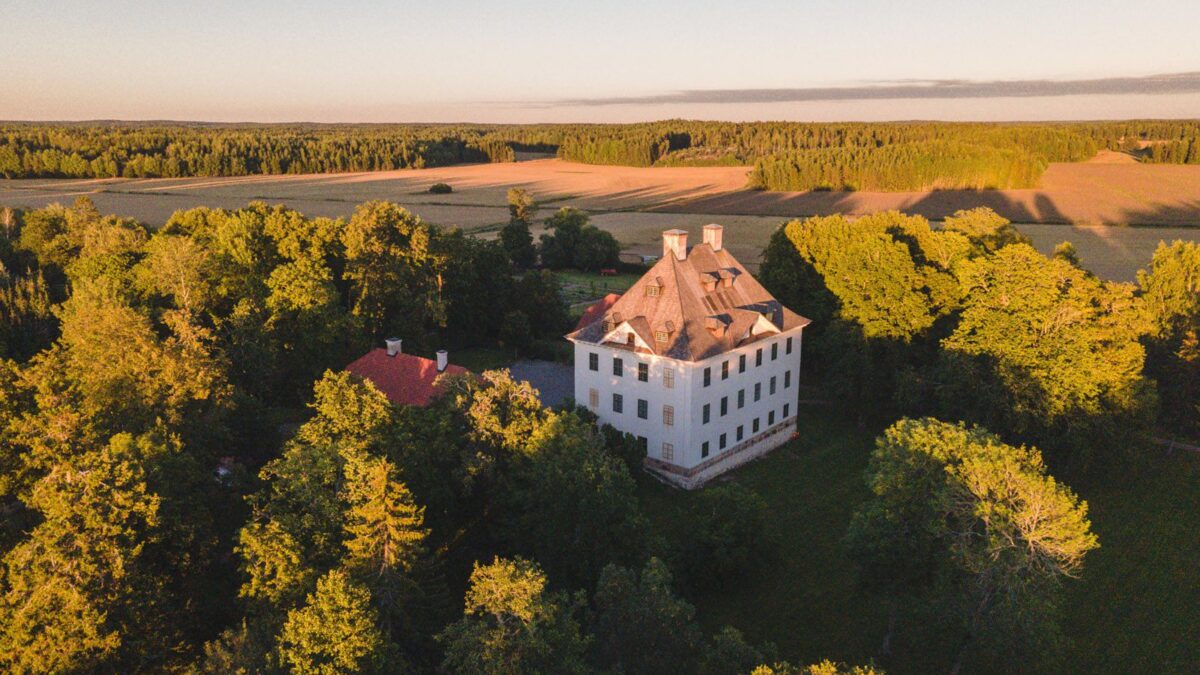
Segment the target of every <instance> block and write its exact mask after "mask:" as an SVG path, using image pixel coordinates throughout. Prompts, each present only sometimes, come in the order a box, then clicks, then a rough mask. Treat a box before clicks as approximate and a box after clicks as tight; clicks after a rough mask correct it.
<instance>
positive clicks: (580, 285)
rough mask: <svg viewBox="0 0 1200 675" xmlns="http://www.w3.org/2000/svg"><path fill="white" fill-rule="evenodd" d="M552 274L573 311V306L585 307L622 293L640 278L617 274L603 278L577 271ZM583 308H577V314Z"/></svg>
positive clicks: (638, 275) (633, 275) (634, 275)
mask: <svg viewBox="0 0 1200 675" xmlns="http://www.w3.org/2000/svg"><path fill="white" fill-rule="evenodd" d="M554 274H555V276H557V277H558V281H559V283H560V284H562V289H563V297H564V299H565V300H566V301H567V304H568V305H572V309H575V307H574V305H586V303H589V302H590V301H593V300H596V299H599V298H602V297H604V296H605V295H607V294H609V293H624V292H625V291H627V290H629V287H630V286H632V285H633V284H634V283H635V282H637V280H638V279H640V278H641V277H642V275H640V274H617V275H615V276H611V277H604V276H600V275H599V274H596V273H593V272H580V271H578V270H559V271H557V272H555V273H554ZM584 308H585V307H583V308H579V311H578V313H582V312H583V309H584Z"/></svg>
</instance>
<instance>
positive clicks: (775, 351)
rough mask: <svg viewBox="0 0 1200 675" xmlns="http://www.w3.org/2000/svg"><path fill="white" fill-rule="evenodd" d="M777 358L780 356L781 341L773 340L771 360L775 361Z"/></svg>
mask: <svg viewBox="0 0 1200 675" xmlns="http://www.w3.org/2000/svg"><path fill="white" fill-rule="evenodd" d="M777 358H779V343H778V342H772V343H771V360H772V361H774V360H775V359H777Z"/></svg>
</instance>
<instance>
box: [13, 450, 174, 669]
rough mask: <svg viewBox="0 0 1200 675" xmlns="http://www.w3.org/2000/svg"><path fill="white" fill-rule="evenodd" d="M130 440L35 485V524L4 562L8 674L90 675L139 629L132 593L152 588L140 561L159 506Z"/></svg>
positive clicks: (80, 458) (72, 462)
mask: <svg viewBox="0 0 1200 675" xmlns="http://www.w3.org/2000/svg"><path fill="white" fill-rule="evenodd" d="M128 440H129V438H128V437H120V436H119V437H115V438H113V439H112V442H111V443H110V444H108V445H107V446H105V447H102V448H100V449H98V450H90V451H87V450H85V451H83V452H81V453H78V454H76V455H74V456H73V457H71V458H69V459H65V460H64V461H62V462H61V463H59V464H57V465H56V466H54V467H53V468H51V469H50V470H49V472H48V473H47V474H46V475H45V477H43V478H42V479H41V480H39V481H38V482H37V483H36V484H35V485H34V486H33V489H32V491H31V493H30V494H29V496H28V498H27V503H28V506H29V507H30V508H32V509H34V510H36V511H37V512H38V513H39V514H40V516H41V518H42V522H41V523H40V524H38V525H37V526H36V527H34V528H33V530H32V531H31V532H30V534H29V538H28V539H26V540H25V541H23V542H21V543H20V544H18V545H17V546H16V547H15V548H13V549H12V550H11V551H9V552H8V554H7V555H5V557H4V577H3V584H2V585H0V589H2V590H3V595H2V596H0V664H2V665H4V666H5V667H6V668H7V669H9V670H11V671H13V672H62V671H68V670H87V669H91V668H95V667H98V666H99V665H100V664H102V663H105V662H106V661H107V660H109V659H111V658H113V656H114V654H115V652H116V651H117V649H118V648H120V646H121V645H122V642H123V641H124V640H125V639H126V638H127V634H128V633H129V632H131V631H136V630H137V629H136V617H137V614H138V612H137V608H138V603H137V602H136V601H135V598H137V596H138V592H137V591H138V589H139V587H141V588H144V589H146V590H149V591H151V592H153V590H152V589H153V588H154V586H153V585H152V584H150V583H149V582H150V579H148V578H146V577H144V576H140V569H139V557H140V556H141V553H142V548H143V546H144V544H145V542H146V539H147V537H148V536H149V533H150V530H151V528H153V527H154V526H155V524H156V522H157V516H158V509H159V501H160V500H159V497H158V496H157V495H155V494H153V493H151V492H150V491H149V489H148V488H147V486H146V479H145V474H144V472H143V470H142V468H141V466H140V464H139V463H138V462H137V460H136V458H135V457H132V456H130V447H131V446H130V444H129V443H128V442H127V441H128ZM139 578H140V581H138V579H139ZM144 597H145V596H143V598H144Z"/></svg>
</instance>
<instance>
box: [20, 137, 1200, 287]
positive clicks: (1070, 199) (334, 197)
mask: <svg viewBox="0 0 1200 675" xmlns="http://www.w3.org/2000/svg"><path fill="white" fill-rule="evenodd" d="M747 170H748V169H747V168H746V167H702V168H663V167H659V168H635V167H622V166H597V165H589V164H576V163H571V162H564V161H562V160H558V159H544V158H542V159H533V160H530V161H522V162H516V163H509V164H472V165H460V166H451V167H441V168H435V169H421V170H401V171H385V172H375V173H349V174H331V175H315V174H310V175H298V176H242V177H233V178H178V179H98V180H69V179H53V180H51V179H30V180H9V181H0V205H11V206H27V207H38V206H43V205H45V204H49V203H52V202H63V203H69V202H70V201H72V200H74V199H75V198H76V197H78V196H81V195H87V196H89V197H90V198H91V199H92V200H93V201H94V202H95V203H96V205H97V207H98V208H99V209H100V210H101V212H104V213H119V214H122V215H128V216H132V217H134V218H137V219H139V220H141V221H143V222H145V223H147V224H148V225H151V226H157V225H161V224H162V223H163V222H165V221H166V220H167V218H169V217H170V215H171V214H172V213H173V212H175V211H176V210H179V209H186V208H192V207H195V206H212V207H220V208H238V207H241V206H244V205H245V204H246V203H247V202H249V201H252V200H262V201H266V202H269V203H273V204H274V203H284V204H287V205H288V206H291V207H293V208H295V209H298V210H300V211H303V212H304V213H307V214H310V215H318V216H329V217H346V216H349V215H350V213H351V212H352V211H353V210H354V207H355V205H357V204H359V203H361V202H364V201H367V200H371V199H388V200H391V201H395V202H398V203H400V204H402V205H404V206H406V207H408V208H409V209H410V210H412V211H414V212H416V213H418V214H420V215H421V217H423V218H425V219H426V220H429V221H430V222H434V223H438V224H441V225H457V226H460V227H462V228H463V229H465V230H467V231H476V232H480V233H488V232H489V230H491V231H494V230H495V229H496V227H497V226H498V225H500V224H502V223H504V222H505V221H506V220H507V219H508V210H507V208H506V206H505V193H506V191H507V190H508V188H509V187H524V188H525V189H527V190H529V191H530V192H531V193H532V194H533V195H534V197H535V198H536V199H538V200H539V201H540V202H541V203H542V205H543V208H542V210H541V211H540V212H539V216H540V217H545V216H547V215H549V213H550V212H551V211H552V210H553V209H556V208H559V207H562V206H573V207H576V208H581V209H585V210H587V211H589V212H591V214H592V218H593V222H594V223H595V224H596V225H598V226H600V227H602V228H604V229H607V230H609V231H611V232H612V233H613V234H614V235H616V237H617V239H618V240H619V241H620V242H621V244H622V246H623V247H625V248H626V250H629V251H631V252H634V253H657V252H658V250H659V249H660V248H661V247H660V244H659V234H660V233H661V232H662V230H664V229H668V228H671V227H685V228H693V229H697V228H698V227H700V226H702V225H704V224H707V223H711V222H720V223H721V224H723V225H725V226H726V227H728V228H729V234H728V236H727V237H726V239H727V242H728V245H729V248H730V250H731V251H733V252H734V254H735V255H737V256H738V257H739V259H741V260H743V261H744V262H745V263H746V264H747V265H749V266H750V267H751V269H755V268H756V266H757V260H758V257H759V253H760V252H761V250H762V247H763V245H764V244H765V243H766V241H767V239H768V238H769V237H770V234H771V232H773V231H774V230H775V228H776V227H777V226H778V225H779V224H780V223H781V222H783V221H784V220H787V219H790V218H795V217H801V216H808V215H817V214H829V213H846V214H849V215H861V214H864V213H869V212H872V211H876V210H881V209H898V210H902V211H905V212H908V213H919V214H922V215H924V216H926V217H928V218H930V219H932V220H938V219H940V218H942V217H944V216H945V215H947V214H949V213H953V212H954V211H955V210H957V209H960V208H970V207H974V206H990V207H991V208H993V209H995V210H996V211H998V212H999V213H1001V214H1003V215H1005V217H1007V218H1009V219H1010V220H1012V221H1013V222H1015V223H1018V224H1020V226H1021V228H1022V230H1023V231H1025V232H1027V233H1028V234H1029V235H1030V236H1031V237H1032V238H1033V240H1034V242H1035V244H1036V245H1037V247H1038V249H1039V250H1041V251H1043V252H1047V253H1048V252H1050V251H1052V250H1053V248H1054V246H1055V245H1056V244H1058V243H1059V242H1061V241H1064V240H1068V241H1071V242H1072V243H1074V244H1075V246H1076V247H1077V249H1078V251H1079V254H1080V257H1081V259H1082V261H1083V263H1084V265H1085V266H1087V267H1088V268H1089V269H1091V270H1092V271H1094V272H1096V273H1097V274H1099V275H1100V276H1102V277H1105V278H1110V279H1120V280H1132V279H1133V278H1134V277H1135V274H1136V270H1137V269H1138V268H1140V267H1142V266H1144V265H1145V264H1146V263H1147V262H1148V261H1149V259H1150V254H1151V253H1152V252H1153V250H1154V247H1155V246H1157V244H1158V241H1159V240H1163V239H1165V240H1168V241H1169V240H1172V239H1176V238H1185V239H1200V228H1198V229H1194V230H1193V229H1188V228H1190V227H1194V226H1200V166H1186V165H1150V164H1140V163H1137V162H1133V161H1131V160H1130V158H1128V157H1127V156H1125V155H1120V154H1117V153H1101V155H1099V156H1098V157H1097V158H1096V159H1095V160H1093V161H1091V162H1084V163H1079V164H1053V165H1051V167H1050V168H1049V170H1047V172H1046V174H1045V176H1044V177H1043V186H1042V188H1040V189H1037V190H1005V191H982V192H976V191H964V190H947V191H934V192H920V193H909V192H892V193H879V192H876V193H869V192H801V193H791V192H755V191H750V190H745V189H744V185H745V181H746V172H747ZM437 182H445V183H449V184H450V185H452V186H453V187H454V190H455V191H454V192H453V193H451V194H446V195H435V194H429V193H428V192H427V190H428V188H429V186H430V185H432V184H433V183H437ZM1064 223H1076V225H1070V226H1068V225H1064ZM1101 223H1130V224H1136V225H1140V226H1139V227H1110V226H1104V225H1100V224H1101ZM1146 225H1154V226H1153V227H1148V226H1146ZM536 234H538V232H535V236H536ZM485 236H494V235H490V234H485Z"/></svg>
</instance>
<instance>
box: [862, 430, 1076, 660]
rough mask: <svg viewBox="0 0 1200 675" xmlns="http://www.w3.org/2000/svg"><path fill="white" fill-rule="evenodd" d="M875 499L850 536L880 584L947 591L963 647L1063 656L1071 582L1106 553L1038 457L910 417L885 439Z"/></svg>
mask: <svg viewBox="0 0 1200 675" xmlns="http://www.w3.org/2000/svg"><path fill="white" fill-rule="evenodd" d="M867 480H868V484H869V486H870V488H871V492H872V494H873V497H872V498H871V499H870V500H869V501H868V502H867V503H866V504H864V505H863V507H861V508H860V509H859V510H858V511H857V512H856V513H855V515H854V518H853V521H852V523H851V526H850V530H849V533H848V534H847V541H848V544H849V546H850V550H851V553H852V555H853V556H854V557H855V558H856V559H857V560H858V561H859V563H860V565H861V566H862V569H863V574H864V577H865V579H866V580H867V581H868V582H869V585H870V586H873V587H875V588H880V589H887V590H890V591H891V592H901V593H916V594H918V595H920V594H923V593H929V592H936V593H939V594H941V597H942V601H943V602H944V603H945V606H947V607H949V608H953V609H954V610H955V611H956V612H957V613H958V614H959V616H960V617H961V620H962V624H961V625H962V629H963V634H964V638H963V643H962V645H963V647H962V651H960V654H959V661H960V662H961V659H962V658H963V657H964V654H965V653H966V650H967V649H968V648H971V647H981V646H982V647H990V648H992V649H998V650H1001V651H1002V652H1006V653H1008V654H1009V656H1010V657H1011V654H1012V653H1014V650H1021V651H1023V652H1026V653H1029V654H1031V656H1034V657H1048V656H1052V655H1053V653H1054V650H1055V647H1056V646H1057V645H1056V640H1057V635H1058V629H1057V621H1056V611H1057V607H1058V604H1059V602H1060V599H1061V584H1062V581H1063V580H1064V579H1067V578H1073V577H1076V576H1077V575H1078V574H1079V572H1080V570H1081V569H1082V565H1083V560H1084V557H1085V556H1086V554H1087V553H1088V552H1089V551H1091V550H1092V549H1095V548H1096V547H1097V546H1098V541H1097V538H1096V536H1095V535H1094V534H1092V532H1091V529H1090V524H1089V522H1088V519H1087V504H1086V502H1082V501H1081V500H1080V499H1079V498H1078V497H1077V496H1076V495H1075V494H1074V493H1073V492H1072V491H1071V490H1070V489H1069V488H1067V487H1066V486H1064V485H1062V484H1061V483H1058V482H1057V481H1055V480H1054V479H1053V478H1052V477H1050V476H1048V475H1047V474H1046V469H1045V465H1044V464H1043V463H1042V457H1041V454H1040V453H1039V452H1038V451H1037V450H1036V449H1035V448H1026V447H1013V446H1010V445H1006V444H1004V443H1002V442H1001V441H1000V440H999V439H998V438H997V437H996V436H994V435H992V434H991V433H989V432H988V431H986V430H984V429H981V428H978V427H974V428H968V427H966V426H964V425H962V424H948V423H945V422H940V421H938V420H935V419H930V418H926V419H920V420H910V419H903V420H900V421H899V422H897V423H896V424H894V425H892V426H891V427H890V428H889V429H888V430H887V431H886V432H884V435H883V436H882V437H880V438H879V439H878V441H877V442H876V447H875V451H874V452H873V453H872V455H871V462H870V467H869V469H868V473H867Z"/></svg>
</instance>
